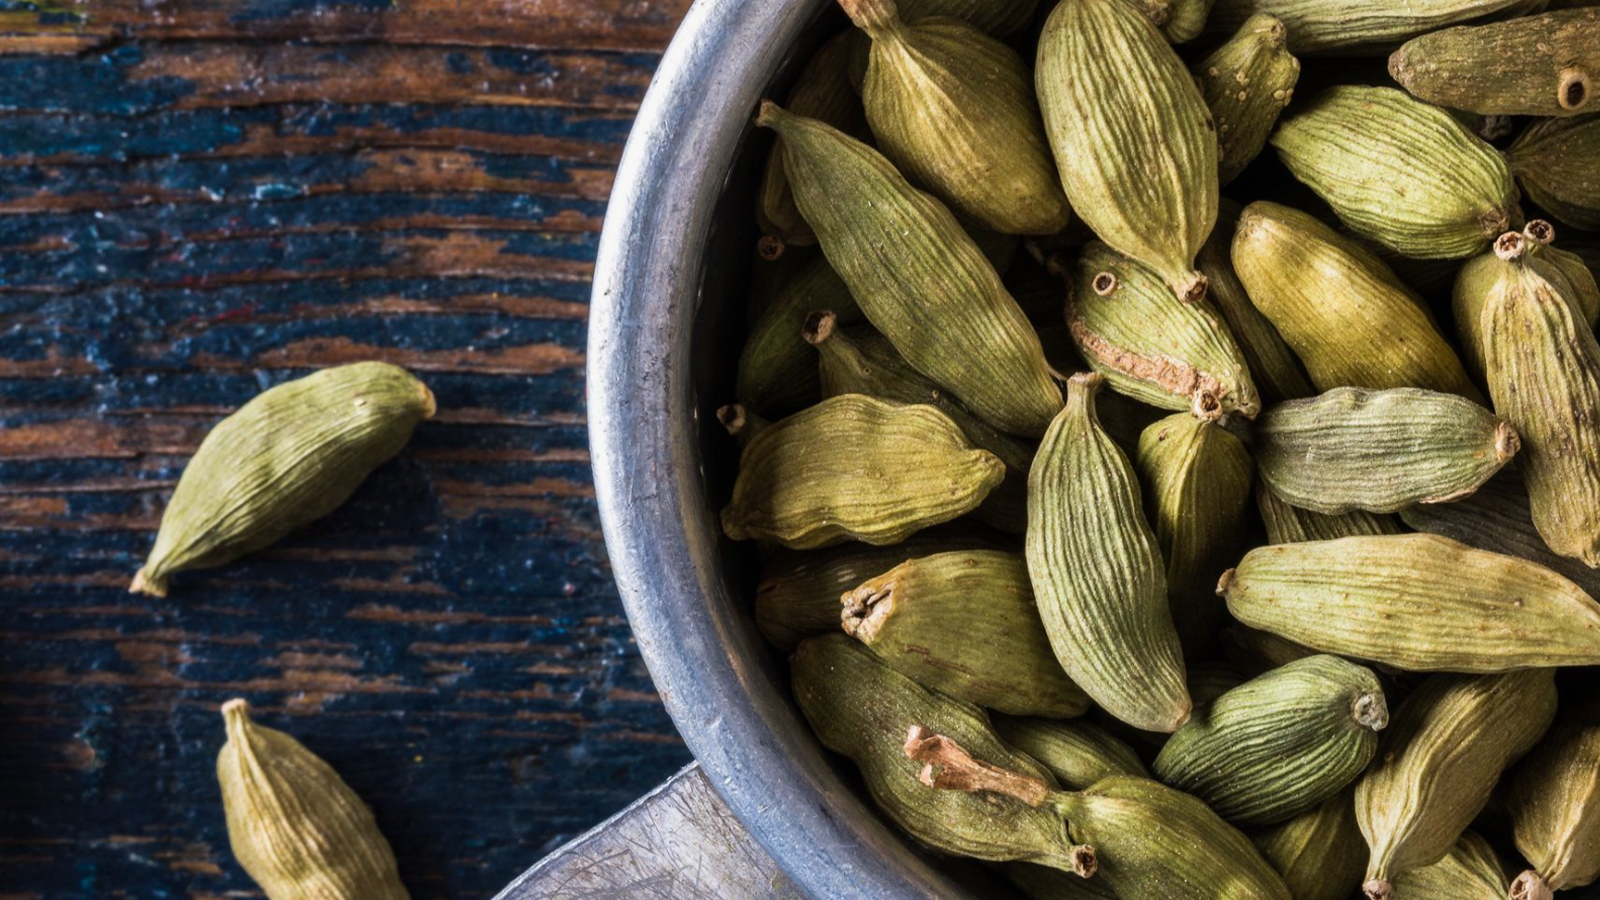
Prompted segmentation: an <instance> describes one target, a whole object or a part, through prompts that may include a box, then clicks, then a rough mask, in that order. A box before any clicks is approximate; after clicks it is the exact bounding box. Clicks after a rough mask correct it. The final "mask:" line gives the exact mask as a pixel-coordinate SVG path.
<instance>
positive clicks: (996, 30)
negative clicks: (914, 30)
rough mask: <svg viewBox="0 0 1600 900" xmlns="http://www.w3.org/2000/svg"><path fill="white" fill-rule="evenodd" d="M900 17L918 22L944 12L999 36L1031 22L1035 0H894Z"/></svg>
mask: <svg viewBox="0 0 1600 900" xmlns="http://www.w3.org/2000/svg"><path fill="white" fill-rule="evenodd" d="M898 2H899V4H900V18H902V19H904V20H905V21H907V22H921V21H922V20H924V19H931V18H934V17H936V16H945V17H948V18H952V19H960V20H962V21H963V22H969V23H971V24H972V25H974V26H976V27H977V28H979V29H981V30H982V31H983V32H984V33H986V34H992V35H994V36H995V37H999V38H1003V37H1010V36H1011V35H1013V34H1015V33H1017V32H1019V31H1021V30H1022V29H1024V28H1027V27H1028V26H1029V25H1032V24H1033V19H1034V13H1035V12H1037V11H1038V9H1039V0H898Z"/></svg>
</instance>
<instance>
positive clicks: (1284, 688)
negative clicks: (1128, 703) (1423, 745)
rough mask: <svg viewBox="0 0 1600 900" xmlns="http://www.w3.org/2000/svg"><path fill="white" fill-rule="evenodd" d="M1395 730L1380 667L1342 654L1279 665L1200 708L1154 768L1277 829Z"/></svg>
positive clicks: (1209, 800) (1331, 790)
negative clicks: (1386, 732)
mask: <svg viewBox="0 0 1600 900" xmlns="http://www.w3.org/2000/svg"><path fill="white" fill-rule="evenodd" d="M1388 724H1389V708H1388V706H1387V705H1386V704H1385V702H1384V696H1383V687H1382V686H1381V685H1380V684H1379V683H1378V676H1376V675H1374V674H1372V672H1371V670H1369V669H1367V668H1364V667H1362V666H1358V665H1355V664H1354V663H1350V662H1346V661H1344V660H1342V659H1339V658H1338V657H1336V656H1312V657H1308V658H1306V659H1302V660H1297V661H1295V662H1292V663H1289V664H1288V665H1286V666H1283V667H1282V668H1279V669H1274V670H1273V671H1271V672H1268V673H1266V674H1265V675H1262V676H1260V677H1258V678H1254V679H1252V680H1250V681H1247V682H1245V683H1244V684H1242V685H1240V686H1239V687H1236V688H1234V689H1233V690H1231V691H1229V692H1227V693H1226V694H1223V695H1222V696H1221V697H1218V698H1217V699H1216V701H1215V702H1213V703H1212V704H1211V705H1210V706H1208V707H1200V708H1198V709H1197V710H1196V711H1195V716H1194V718H1192V719H1190V720H1189V722H1188V724H1186V725H1184V726H1183V727H1182V728H1179V729H1178V730H1177V732H1175V733H1174V734H1173V735H1172V739H1171V740H1169V741H1167V745H1166V746H1165V747H1163V748H1162V749H1161V754H1160V755H1159V756H1157V757H1156V761H1155V765H1154V766H1153V768H1154V770H1155V773H1156V777H1157V778H1159V779H1161V781H1162V782H1163V783H1165V784H1168V785H1171V786H1172V787H1175V788H1177V789H1179V790H1181V791H1187V792H1189V793H1191V794H1194V795H1195V796H1196V797H1199V798H1200V799H1201V800H1204V801H1205V802H1206V804H1207V805H1208V806H1210V807H1211V808H1212V809H1213V810H1216V812H1217V814H1218V815H1220V816H1222V817H1223V818H1224V819H1227V820H1228V821H1230V822H1233V823H1234V824H1236V825H1271V824H1274V823H1277V822H1282V821H1285V820H1287V819H1290V818H1293V817H1294V816H1297V815H1299V814H1300V813H1303V812H1306V811H1308V810H1311V809H1314V808H1316V807H1317V806H1318V805H1319V804H1321V803H1322V802H1323V801H1325V800H1327V799H1328V798H1330V797H1332V796H1334V795H1335V794H1337V793H1339V791H1340V790H1342V789H1344V788H1345V787H1346V786H1347V785H1349V784H1350V783H1351V782H1352V781H1353V780H1355V778H1356V776H1358V775H1360V774H1361V771H1362V770H1363V769H1365V768H1366V767H1367V763H1368V762H1370V761H1371V760H1372V755H1373V754H1374V753H1376V752H1377V750H1378V732H1379V731H1381V730H1383V728H1384V727H1385V726H1386V725H1388Z"/></svg>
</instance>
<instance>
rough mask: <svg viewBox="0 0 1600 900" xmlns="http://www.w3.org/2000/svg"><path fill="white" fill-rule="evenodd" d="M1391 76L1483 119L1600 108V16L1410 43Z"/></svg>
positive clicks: (1586, 13) (1569, 15) (1571, 16)
mask: <svg viewBox="0 0 1600 900" xmlns="http://www.w3.org/2000/svg"><path fill="white" fill-rule="evenodd" d="M1389 74H1390V75H1391V76H1393V78H1394V80H1395V81H1398V82H1400V84H1401V86H1403V87H1404V88H1405V89H1406V90H1408V91H1410V92H1411V93H1412V94H1415V95H1416V96H1417V97H1419V98H1421V99H1423V100H1426V101H1428V102H1429V103H1436V104H1438V105H1439V106H1448V107H1450V108H1452V109H1464V110H1467V111H1468V112H1475V113H1481V114H1483V115H1503V116H1571V115H1576V114H1578V113H1580V112H1583V111H1585V110H1589V109H1594V108H1597V107H1595V106H1592V105H1591V104H1590V100H1591V98H1592V96H1593V94H1594V92H1595V90H1596V89H1597V86H1596V85H1595V84H1593V83H1592V82H1595V81H1600V10H1596V9H1568V10H1560V11H1558V12H1547V13H1544V14H1543V15H1537V16H1528V17H1526V18H1520V19H1508V20H1507V21H1504V22H1493V23H1490V24H1488V25H1470V26H1469V25H1462V26H1458V27H1455V28H1446V29H1444V30H1442V31H1435V32H1433V33H1431V34H1425V35H1422V36H1421V37H1415V38H1412V39H1411V40H1409V41H1407V42H1406V44H1405V46H1403V47H1401V48H1400V49H1399V50H1396V51H1395V52H1394V55H1393V56H1390V57H1389Z"/></svg>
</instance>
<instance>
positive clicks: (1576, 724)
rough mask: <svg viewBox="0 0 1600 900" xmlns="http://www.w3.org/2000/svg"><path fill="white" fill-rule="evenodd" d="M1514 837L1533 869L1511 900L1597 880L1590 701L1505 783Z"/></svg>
mask: <svg viewBox="0 0 1600 900" xmlns="http://www.w3.org/2000/svg"><path fill="white" fill-rule="evenodd" d="M1508 805H1509V806H1510V809H1511V822H1512V830H1513V833H1514V835H1515V837H1516V842H1517V849H1518V850H1519V851H1521V853H1522V855H1523V857H1524V858H1526V859H1527V860H1528V862H1530V863H1532V864H1533V867H1532V868H1531V869H1529V870H1528V871H1526V872H1523V873H1522V874H1521V875H1519V876H1517V879H1516V884H1515V885H1514V886H1513V887H1512V889H1511V891H1510V896H1511V897H1512V898H1514V900H1550V892H1551V891H1564V890H1568V889H1570V888H1578V887H1584V886H1586V885H1590V884H1593V883H1594V882H1595V880H1596V879H1600V705H1597V704H1596V703H1595V702H1594V700H1593V698H1592V697H1591V698H1590V699H1589V700H1588V701H1587V703H1586V704H1584V705H1581V706H1579V707H1577V708H1576V709H1575V710H1573V711H1572V712H1568V711H1567V709H1566V708H1565V707H1563V708H1562V711H1561V717H1560V720H1559V722H1558V724H1557V726H1556V728H1555V730H1554V731H1552V732H1551V733H1550V736H1549V737H1546V738H1545V739H1544V740H1543V741H1542V742H1541V743H1540V744H1539V746H1538V748H1537V749H1535V750H1534V751H1533V753H1531V754H1530V755H1529V756H1528V758H1527V760H1525V761H1524V762H1523V763H1522V764H1521V765H1519V766H1518V767H1517V769H1516V771H1515V772H1514V773H1513V774H1512V776H1511V793H1510V798H1509V804H1508Z"/></svg>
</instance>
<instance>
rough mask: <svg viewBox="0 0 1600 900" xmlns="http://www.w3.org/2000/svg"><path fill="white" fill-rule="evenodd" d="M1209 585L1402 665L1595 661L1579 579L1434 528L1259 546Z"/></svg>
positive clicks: (1252, 612)
mask: <svg viewBox="0 0 1600 900" xmlns="http://www.w3.org/2000/svg"><path fill="white" fill-rule="evenodd" d="M1218 590H1219V591H1222V592H1223V595H1224V596H1225V597H1226V598H1227V600H1228V610H1229V612H1232V613H1233V615H1234V617H1235V618H1237V619H1238V620H1239V621H1241V622H1243V623H1244V624H1246V625H1249V626H1251V627H1252V628H1260V629H1264V630H1266V631H1271V632H1274V633H1276V634H1280V635H1282V636H1284V637H1286V638H1288V639H1289V640H1292V641H1296V642H1298V643H1301V644H1305V645H1306V646H1307V647H1313V648H1315V649H1317V650H1321V651H1322V652H1324V653H1336V654H1339V655H1341V656H1351V657H1355V658H1357V659H1369V660H1380V661H1382V662H1383V663H1385V664H1386V665H1390V666H1394V667H1395V668H1399V669H1406V670H1410V671H1416V672H1504V671H1509V670H1511V669H1522V668H1528V667H1533V666H1574V665H1576V666H1592V665H1597V664H1600V604H1596V603H1595V601H1594V600H1593V599H1592V598H1590V596H1589V595H1588V594H1586V593H1584V592H1583V590H1582V589H1581V588H1579V587H1578V586H1577V585H1575V584H1573V583H1572V582H1570V581H1568V580H1567V579H1565V578H1562V577H1561V576H1560V575H1557V574H1556V573H1554V572H1552V571H1550V570H1549V569H1546V568H1545V567H1544V566H1540V565H1536V564H1534V563H1531V562H1528V561H1527V560H1522V559H1517V558H1515V557H1511V556H1502V555H1500V554H1498V553H1488V552H1485V551H1483V550H1474V549H1473V548H1471V547H1468V546H1466V545H1465V544H1458V543H1456V542H1455V541H1452V540H1450V539H1449V538H1442V537H1438V536H1437V535H1431V534H1397V535H1386V536H1382V537H1349V538H1343V539H1340V540H1337V541H1314V542H1307V543H1301V544H1279V545H1276V546H1272V547H1258V548H1256V549H1255V550H1252V551H1250V552H1249V553H1247V554H1246V555H1245V558H1244V560H1243V561H1241V562H1240V563H1239V567H1238V568H1237V569H1234V570H1232V571H1230V572H1228V573H1227V574H1224V575H1223V576H1222V582H1221V583H1220V584H1219V585H1218ZM1092 695H1093V692H1091V696H1092Z"/></svg>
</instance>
